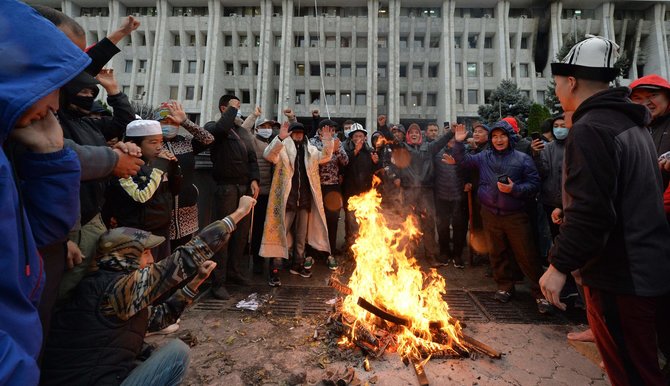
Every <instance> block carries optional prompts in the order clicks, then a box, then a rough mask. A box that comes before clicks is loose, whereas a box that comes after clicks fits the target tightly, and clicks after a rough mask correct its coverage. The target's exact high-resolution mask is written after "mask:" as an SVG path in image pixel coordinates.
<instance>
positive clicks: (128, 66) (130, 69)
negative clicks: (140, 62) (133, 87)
mask: <svg viewBox="0 0 670 386" xmlns="http://www.w3.org/2000/svg"><path fill="white" fill-rule="evenodd" d="M126 72H133V61H132V60H126Z"/></svg>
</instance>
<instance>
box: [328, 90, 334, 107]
mask: <svg viewBox="0 0 670 386" xmlns="http://www.w3.org/2000/svg"><path fill="white" fill-rule="evenodd" d="M335 101H336V99H335V92H334V91H327V92H326V103H328V104H329V105H331V106H335Z"/></svg>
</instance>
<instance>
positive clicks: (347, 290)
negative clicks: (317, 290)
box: [328, 276, 352, 295]
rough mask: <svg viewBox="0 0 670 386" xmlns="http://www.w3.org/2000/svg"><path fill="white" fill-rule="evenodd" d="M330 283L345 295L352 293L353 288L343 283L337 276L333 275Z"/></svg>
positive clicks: (329, 280)
mask: <svg viewBox="0 0 670 386" xmlns="http://www.w3.org/2000/svg"><path fill="white" fill-rule="evenodd" d="M328 285H329V286H331V287H333V288H335V290H337V292H339V293H341V294H343V295H351V293H352V291H351V288H349V287H347V286H346V285H345V284H342V282H341V281H339V280H338V279H337V278H336V277H333V276H331V277H330V279H328Z"/></svg>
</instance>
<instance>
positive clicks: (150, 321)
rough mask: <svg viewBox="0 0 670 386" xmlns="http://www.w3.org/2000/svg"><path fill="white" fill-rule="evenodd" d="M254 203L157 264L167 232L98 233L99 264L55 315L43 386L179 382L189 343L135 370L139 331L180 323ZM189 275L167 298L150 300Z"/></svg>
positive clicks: (244, 202) (243, 204)
mask: <svg viewBox="0 0 670 386" xmlns="http://www.w3.org/2000/svg"><path fill="white" fill-rule="evenodd" d="M255 202H256V201H255V200H254V199H253V198H251V197H248V196H243V197H242V198H241V199H240V205H239V207H238V208H237V210H235V212H233V213H232V214H230V215H229V216H227V217H226V218H224V219H222V220H219V221H216V222H214V223H212V224H210V225H209V226H207V227H206V228H205V229H203V230H202V231H201V232H200V233H199V234H198V235H197V236H196V237H195V238H193V240H191V241H190V242H189V243H188V244H186V245H184V246H182V247H179V248H178V249H177V250H176V251H175V253H173V254H172V255H170V256H169V257H167V258H166V259H164V260H161V261H159V262H157V263H155V264H151V263H152V262H153V257H152V255H151V248H153V247H155V246H157V245H160V244H161V243H162V242H164V241H165V238H164V237H160V236H155V235H152V234H151V233H149V232H146V231H142V230H139V229H134V228H116V229H112V230H110V231H108V232H106V233H105V234H103V235H102V236H101V237H100V241H99V243H98V256H97V266H96V267H95V268H93V269H92V270H91V271H90V272H89V273H88V274H87V276H86V277H85V278H84V279H83V280H82V281H81V282H80V283H79V285H78V286H77V288H76V289H75V294H74V296H73V297H72V299H71V300H70V302H69V303H67V304H66V305H64V306H63V307H62V308H61V309H59V310H57V311H56V313H55V315H54V317H53V322H52V333H51V334H50V336H49V340H48V342H47V345H46V349H45V352H44V360H43V366H42V379H41V382H42V384H44V385H99V384H122V385H178V384H179V383H180V382H181V380H182V379H183V377H184V375H185V373H186V368H187V365H188V357H189V354H188V346H186V344H184V343H183V342H181V341H180V340H174V341H172V342H170V343H169V344H167V345H166V346H164V347H163V348H161V349H160V350H158V351H156V352H155V353H154V354H153V355H151V357H149V359H147V360H146V361H145V362H144V363H143V364H141V365H139V366H137V367H135V365H136V363H135V358H136V357H137V355H138V354H139V353H140V351H141V348H142V343H143V341H144V336H145V335H146V332H147V330H148V329H149V327H150V325H154V324H157V325H158V326H159V327H160V326H165V325H168V324H170V323H174V322H175V321H176V320H177V318H178V317H179V314H181V312H182V311H183V309H184V307H185V306H186V305H187V304H188V303H190V302H191V301H192V300H193V298H194V297H195V295H196V293H197V287H198V286H199V285H200V283H202V281H203V280H204V278H203V276H204V277H205V278H206V276H208V275H209V273H210V272H211V270H212V269H213V268H214V267H215V266H216V265H215V263H213V262H210V261H209V259H211V258H212V255H213V254H214V253H216V252H217V251H218V250H220V249H221V248H223V247H224V246H225V245H226V244H227V242H228V239H229V237H230V234H231V233H232V232H233V231H234V230H235V226H236V224H237V223H238V222H239V221H240V220H241V219H242V218H244V217H245V216H246V215H247V214H248V213H249V211H250V210H251V208H252V207H253V205H254V204H255ZM196 273H198V275H196ZM194 275H196V276H195V278H194V279H193V280H192V281H191V282H190V283H189V284H187V285H186V286H185V287H184V288H182V289H181V290H178V291H177V292H176V293H175V294H174V295H173V296H172V297H170V298H168V299H167V300H166V302H165V303H163V304H157V305H154V304H153V303H154V302H155V301H156V300H157V299H159V298H160V297H161V295H162V294H164V293H166V292H168V291H170V290H172V289H173V288H175V287H176V286H178V285H179V283H180V282H182V281H183V280H185V279H187V278H189V277H192V276H194ZM152 306H153V307H152Z"/></svg>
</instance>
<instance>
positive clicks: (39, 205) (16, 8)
mask: <svg viewBox="0 0 670 386" xmlns="http://www.w3.org/2000/svg"><path fill="white" fill-rule="evenodd" d="M0 57H2V60H0V146H2V145H5V143H6V142H7V138H8V137H9V133H10V132H11V131H12V130H14V126H15V124H16V122H17V120H18V119H19V117H21V115H22V114H23V113H25V112H26V110H27V109H28V108H30V107H31V106H32V105H34V104H35V103H36V102H37V101H39V100H40V99H42V98H44V97H45V96H47V95H49V94H51V93H52V92H53V91H55V90H57V89H59V88H60V87H61V86H63V85H64V84H65V83H67V82H68V81H69V80H70V79H72V78H73V77H74V76H76V75H77V74H78V73H80V72H81V71H83V70H84V69H85V68H86V66H87V65H88V63H89V62H90V59H89V58H88V56H87V55H86V54H85V53H84V52H82V51H81V50H80V49H79V48H77V46H75V45H74V44H73V43H72V42H71V41H70V40H69V39H68V38H67V37H66V36H65V35H64V34H63V33H62V32H60V31H59V30H58V29H56V27H55V26H54V25H53V24H52V23H51V22H49V21H47V20H46V19H44V18H43V17H42V16H40V15H39V14H38V13H37V12H36V11H34V10H33V9H32V8H30V7H29V6H27V5H25V4H23V3H21V2H19V1H17V0H2V1H0ZM13 162H14V164H15V165H16V169H17V174H18V175H20V176H21V181H16V180H15V178H14V175H15V173H14V171H13V170H12V166H11V164H10V163H9V160H8V156H7V155H6V154H5V151H4V150H0V234H1V235H2V241H0V275H1V276H0V315H2V316H1V317H0V358H2V360H0V384H3V385H5V384H11V385H35V384H37V382H38V381H39V368H38V366H37V362H36V360H37V356H38V354H39V350H40V347H41V345H42V327H41V325H40V319H39V315H38V312H37V305H38V302H39V299H40V295H41V291H42V287H43V283H44V280H45V278H44V271H43V264H42V261H41V258H40V256H39V253H38V251H37V248H38V247H40V246H44V245H47V244H49V243H52V242H54V241H57V240H59V239H63V238H64V237H65V235H67V232H68V231H69V229H70V228H71V227H72V226H73V225H74V223H75V222H76V218H77V215H78V213H79V179H80V165H79V160H78V159H77V156H76V154H75V153H74V152H73V151H72V150H70V149H63V150H60V151H57V152H54V153H47V154H37V153H32V152H26V153H25V154H24V155H22V156H20V157H17V158H16V159H14V161H13ZM19 191H20V192H21V193H20V195H19ZM19 197H21V198H22V200H20V199H19ZM21 201H22V202H21Z"/></svg>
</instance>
